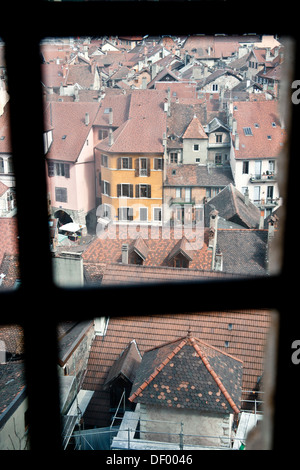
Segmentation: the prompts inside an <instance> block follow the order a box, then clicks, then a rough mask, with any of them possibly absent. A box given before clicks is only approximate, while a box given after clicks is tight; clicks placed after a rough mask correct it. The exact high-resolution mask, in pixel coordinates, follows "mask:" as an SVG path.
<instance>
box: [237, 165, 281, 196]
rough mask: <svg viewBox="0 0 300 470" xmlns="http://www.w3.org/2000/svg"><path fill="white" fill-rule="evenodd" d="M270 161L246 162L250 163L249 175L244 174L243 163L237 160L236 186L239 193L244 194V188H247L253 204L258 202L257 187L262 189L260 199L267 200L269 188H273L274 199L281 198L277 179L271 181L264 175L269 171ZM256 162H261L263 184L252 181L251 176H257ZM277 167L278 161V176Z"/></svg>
mask: <svg viewBox="0 0 300 470" xmlns="http://www.w3.org/2000/svg"><path fill="white" fill-rule="evenodd" d="M269 160H274V159H272V158H270V159H267V158H266V159H261V160H258V159H257V160H245V161H248V162H249V170H248V173H246V174H245V173H243V161H242V160H237V161H236V163H235V169H236V171H235V177H234V179H235V186H236V187H237V189H238V190H239V191H241V192H242V193H243V192H244V188H245V187H247V188H248V191H249V198H250V200H251V201H252V202H254V201H255V200H256V197H257V196H256V195H255V189H254V188H255V187H260V199H264V200H266V199H267V188H268V186H273V199H276V198H279V189H278V183H277V181H276V179H269V178H268V176H267V175H265V176H263V173H266V172H267V171H269ZM255 161H260V162H261V174H262V178H263V182H262V181H260V180H258V181H250V178H251V176H254V175H255ZM276 165H277V161H276V162H275V174H276Z"/></svg>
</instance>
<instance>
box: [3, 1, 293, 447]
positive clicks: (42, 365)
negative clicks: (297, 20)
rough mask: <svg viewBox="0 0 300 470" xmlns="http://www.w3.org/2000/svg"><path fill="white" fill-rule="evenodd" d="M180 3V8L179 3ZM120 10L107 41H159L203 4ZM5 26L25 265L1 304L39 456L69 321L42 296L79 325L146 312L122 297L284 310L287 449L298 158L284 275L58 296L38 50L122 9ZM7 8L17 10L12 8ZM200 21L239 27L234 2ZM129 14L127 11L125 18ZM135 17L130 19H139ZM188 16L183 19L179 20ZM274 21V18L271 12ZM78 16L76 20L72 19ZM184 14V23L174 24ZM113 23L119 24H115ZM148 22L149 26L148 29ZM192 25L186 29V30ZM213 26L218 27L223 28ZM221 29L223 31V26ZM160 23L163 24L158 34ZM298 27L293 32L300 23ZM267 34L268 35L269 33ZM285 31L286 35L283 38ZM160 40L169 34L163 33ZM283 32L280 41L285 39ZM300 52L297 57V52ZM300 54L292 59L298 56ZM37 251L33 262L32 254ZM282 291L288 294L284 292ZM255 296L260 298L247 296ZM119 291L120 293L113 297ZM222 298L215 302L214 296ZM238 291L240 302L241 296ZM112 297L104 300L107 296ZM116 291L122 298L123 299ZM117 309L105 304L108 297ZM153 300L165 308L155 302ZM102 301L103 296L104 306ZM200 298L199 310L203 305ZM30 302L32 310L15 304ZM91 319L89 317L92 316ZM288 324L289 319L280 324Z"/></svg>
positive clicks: (42, 13)
mask: <svg viewBox="0 0 300 470" xmlns="http://www.w3.org/2000/svg"><path fill="white" fill-rule="evenodd" d="M183 3H184V8H183V5H182V4H183ZM117 5H118V9H119V10H118V12H119V15H120V17H126V22H123V23H122V24H121V25H119V24H117V22H110V21H106V22H103V24H102V25H101V34H102V35H121V34H124V35H125V34H128V32H129V33H130V34H141V30H140V29H142V33H143V34H149V35H151V34H152V35H156V34H157V29H156V28H157V21H155V20H156V19H157V17H166V16H168V19H169V21H168V25H169V26H168V34H174V35H178V36H180V35H190V34H198V33H199V23H198V17H199V15H198V13H199V11H198V10H199V4H198V2H194V3H193V2H188V3H186V2H182V1H178V2H176V3H174V6H172V9H170V8H169V3H168V2H166V3H160V2H149V3H145V2H132V3H131V5H130V3H129V4H128V3H127V2H123V3H122V2H120V3H119V2H118V4H117ZM6 8H7V10H8V11H7V15H6V21H5V22H4V23H3V25H2V29H1V38H2V39H3V40H4V42H5V48H6V50H5V52H6V65H7V75H8V85H9V94H10V111H11V135H12V142H13V159H14V168H15V178H16V193H17V206H18V230H19V258H20V271H21V279H22V283H21V285H20V287H19V289H17V290H15V291H7V292H5V291H3V292H1V294H0V298H1V323H2V324H11V323H19V324H20V325H21V326H22V327H23V328H24V333H25V350H26V362H25V366H26V376H27V386H26V387H27V394H28V399H29V416H28V419H29V422H30V442H31V448H32V449H33V450H37V451H40V450H41V449H43V448H44V447H45V443H51V451H52V452H53V451H55V450H59V449H60V448H61V434H60V430H61V427H60V414H59V387H58V376H57V351H58V350H57V336H56V326H57V323H58V322H60V321H63V320H65V318H64V316H63V315H62V314H61V312H60V310H59V309H57V308H53V309H51V314H49V315H48V314H47V328H45V327H44V325H42V321H41V319H42V318H43V316H44V311H43V309H44V308H45V305H46V304H44V302H43V301H42V300H41V301H37V302H36V301H35V299H37V293H38V295H39V298H40V299H54V298H55V304H56V305H57V304H59V305H62V304H64V303H66V302H68V304H69V305H70V302H71V304H72V305H74V306H76V308H74V314H73V318H72V319H74V320H76V319H78V320H82V319H84V318H85V319H86V318H88V314H89V312H87V310H86V309H82V308H79V306H80V304H82V305H83V304H85V305H86V299H87V296H88V302H89V304H90V305H95V304H96V303H98V304H99V305H100V304H101V308H102V309H103V312H105V316H111V317H112V316H120V315H124V316H126V315H140V314H141V310H142V309H141V306H140V304H139V303H138V302H137V303H136V305H135V303H128V304H127V305H126V303H124V302H122V299H124V296H125V295H126V296H128V295H130V296H133V297H135V296H137V297H140V296H144V297H145V298H147V299H148V300H147V304H146V305H143V313H144V314H150V313H152V314H153V313H171V312H172V313H180V312H183V311H184V312H192V311H198V312H201V311H202V312H207V311H216V310H222V311H223V310H224V309H239V308H243V309H254V308H255V309H258V308H262V307H264V308H270V309H272V308H276V309H277V310H278V311H279V314H280V319H281V320H282V321H281V322H280V330H279V338H278V348H279V349H278V367H277V375H276V393H275V396H274V400H275V405H276V407H275V421H274V429H273V436H272V437H273V447H274V448H281V446H282V433H283V430H282V426H281V423H282V421H283V419H285V420H286V416H287V415H286V407H285V406H284V403H286V398H287V395H288V397H289V403H291V401H293V399H294V400H296V399H297V388H296V387H295V384H296V383H297V382H296V379H297V377H298V374H299V369H297V367H295V366H293V364H292V362H291V354H292V350H291V341H290V339H291V338H292V339H294V338H295V331H296V332H297V331H299V328H298V330H297V326H298V325H299V319H297V317H294V316H293V317H292V320H293V321H290V320H291V311H293V306H294V305H295V304H296V302H298V298H297V297H296V294H297V293H296V292H295V291H296V290H297V289H294V290H293V288H292V286H293V283H292V282H291V277H290V276H291V273H292V271H291V270H290V269H289V265H288V260H289V259H292V257H293V246H294V243H293V214H294V213H295V201H293V194H292V193H291V188H293V187H294V184H295V181H294V180H295V175H296V174H297V166H296V165H297V158H294V159H293V158H291V159H290V162H289V169H288V177H287V179H288V184H287V185H286V187H287V197H286V201H287V207H286V218H285V227H284V233H285V241H284V253H283V266H282V270H281V272H280V274H278V275H276V276H269V277H266V278H259V279H244V280H239V281H236V280H234V281H227V280H217V281H210V282H187V283H185V284H184V286H183V285H180V283H179V286H180V288H181V289H182V292H183V295H180V296H174V295H173V294H174V285H168V284H167V283H164V284H157V285H155V286H153V285H141V286H130V287H126V290H125V288H122V287H116V288H113V289H112V288H110V287H104V286H103V287H101V288H98V289H95V288H93V289H89V288H85V289H82V290H73V289H59V288H58V287H57V286H56V285H55V284H54V283H53V277H52V262H51V254H50V250H49V230H48V211H47V209H48V208H47V186H46V178H45V161H44V159H43V158H41V156H43V155H44V145H43V132H44V129H43V100H42V93H41V76H40V49H39V42H40V40H41V39H43V38H44V37H47V36H53V37H59V36H65V37H68V36H69V37H70V36H93V35H94V36H98V35H99V20H98V18H99V12H101V15H102V16H103V15H104V14H106V15H107V17H108V18H109V17H110V18H112V17H114V12H115V9H116V3H115V2H113V1H112V2H102V1H99V2H90V3H89V2H70V3H68V2H66V3H63V2H46V1H41V2H37V3H36V5H35V14H34V15H28V11H27V8H28V5H27V3H26V2H23V4H20V5H18V13H19V16H20V17H26V18H27V21H26V22H21V24H18V33H17V34H16V30H15V12H14V8H15V6H14V3H13V2H10V3H8V5H7V7H6ZM10 8H11V10H10ZM201 9H202V16H203V17H205V18H206V19H207V21H206V23H205V25H204V27H202V29H201V33H204V34H214V33H215V31H217V30H219V29H220V30H221V29H222V31H223V30H224V22H223V18H224V17H226V15H227V14H228V11H230V20H229V24H230V25H235V26H234V31H229V29H230V27H229V26H228V27H227V31H226V32H227V33H228V34H234V33H236V32H237V31H236V25H238V24H240V22H239V16H240V11H239V9H230V8H229V9H228V2H223V3H222V2H220V3H218V13H219V15H218V16H219V17H220V18H222V24H221V23H220V25H216V21H217V20H216V18H215V17H212V16H211V14H210V13H211V2H206V3H205V2H203V4H202V5H201ZM129 11H131V13H130V12H129ZM133 13H134V14H133ZM182 15H184V18H189V21H184V19H183V18H182ZM136 16H142V17H143V18H147V22H146V24H145V25H144V26H143V27H142V28H141V27H140V26H139V27H138V28H139V29H137V25H136ZM271 16H272V12H271ZM37 17H38V18H43V21H41V22H37V21H36V18H37ZM71 17H72V20H70V18H71ZM178 17H180V18H181V21H180V22H179V21H178ZM114 23H115V24H114ZM270 24H271V25H272V28H273V29H272V31H273V32H274V31H276V32H277V33H278V34H279V36H280V32H281V31H282V29H283V26H282V24H283V22H282V19H281V18H280V15H277V13H276V11H274V16H272V20H270V21H269V22H268V25H270ZM149 25H150V27H149ZM186 25H188V28H187V26H186ZM268 25H266V23H265V18H263V15H261V17H258V18H257V19H256V29H257V31H261V32H265V33H266V31H265V30H266V28H267V29H268V28H269V26H268ZM217 26H220V27H219V29H218V27H217ZM221 26H222V27H221ZM251 26H252V18H249V19H248V20H247V18H245V19H244V20H243V32H244V31H246V30H248V31H251V30H252V29H251ZM161 27H162V26H161V25H160V28H161ZM288 27H289V29H288V31H285V33H286V34H289V35H291V36H293V35H294V36H296V38H297V36H298V34H299V33H298V32H297V31H296V30H295V29H293V28H295V27H293V26H292V24H290V23H289V25H288ZM296 28H297V25H296ZM267 32H268V31H267ZM282 32H283V33H284V31H282ZM159 33H160V34H164V32H163V31H160V32H159ZM282 35H283V34H282ZM19 38H26V47H27V50H30V54H19V55H18V59H17V60H16V55H15V51H16V47H18V45H19V44H18V40H19ZM296 53H297V54H298V53H299V50H297V51H296ZM297 58H298V57H296V59H297ZM298 62H299V61H297V60H296V61H295V63H296V65H295V72H294V76H295V79H296V78H299V76H300V70H299V65H298ZM19 70H30V74H23V76H22V86H20V81H19ZM24 89H27V90H30V94H31V102H30V106H28V107H27V108H26V119H22V126H20V116H21V115H23V114H24V108H23V103H24ZM299 112H300V111H299V110H298V109H297V107H296V106H294V107H293V109H292V114H293V120H292V124H291V127H292V134H291V138H290V155H291V156H293V155H296V156H297V128H298V122H297V120H298V117H299V116H298V115H299ZM29 135H30V162H31V179H32V181H35V187H34V190H35V201H34V222H35V225H36V226H37V225H38V226H39V236H38V237H34V236H32V231H31V230H29V229H28V227H29V226H28V199H27V198H26V197H24V195H26V193H27V192H28V180H27V178H24V175H26V174H27V172H28V159H27V158H24V142H27V141H28V136H29ZM34 254H36V256H34ZM283 286H284V288H283ZM249 291H251V292H255V293H256V295H255V296H254V295H253V296H249ZM113 292H115V294H116V295H115V294H113ZM216 292H218V295H216ZM237 292H239V296H237ZM266 292H269V293H270V292H274V294H275V295H268V296H266V295H265V293H266ZM107 294H108V295H107ZM119 294H120V295H119ZM112 296H113V298H114V302H111V300H110V301H109V302H107V303H106V302H105V301H104V300H103V299H105V298H106V297H107V298H109V299H111V298H112ZM157 298H159V299H160V302H159V303H157V300H156V299H157ZM99 299H102V300H101V302H99ZM199 299H201V303H200V304H199ZM20 305H22V306H24V305H27V306H28V308H26V313H24V309H23V308H22V309H20V308H19V306H20ZM90 316H91V317H93V312H91V315H90ZM287 318H288V319H289V320H288V321H287V320H284V319H287ZM39 370H44V371H46V372H45V374H38V373H37V371H39ZM45 406H46V407H47V417H51V419H46V420H44V421H43V426H42V427H41V424H42V421H41V420H42V418H41V411H42V410H44V409H45ZM297 416H298V417H299V411H298V409H297V407H295V406H294V407H293V421H294V422H297ZM297 445H298V435H297V433H290V434H289V448H297Z"/></svg>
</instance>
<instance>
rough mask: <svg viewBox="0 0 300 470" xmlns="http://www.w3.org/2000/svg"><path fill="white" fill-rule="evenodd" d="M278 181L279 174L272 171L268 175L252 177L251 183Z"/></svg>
mask: <svg viewBox="0 0 300 470" xmlns="http://www.w3.org/2000/svg"><path fill="white" fill-rule="evenodd" d="M270 180H271V181H276V180H277V174H276V173H273V172H271V171H266V173H263V174H260V175H250V182H251V183H267V182H269V181H270Z"/></svg>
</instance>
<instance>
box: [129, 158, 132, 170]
mask: <svg viewBox="0 0 300 470" xmlns="http://www.w3.org/2000/svg"><path fill="white" fill-rule="evenodd" d="M128 168H129V169H130V170H131V169H132V158H131V157H129V158H128Z"/></svg>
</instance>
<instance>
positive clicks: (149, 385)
mask: <svg viewBox="0 0 300 470" xmlns="http://www.w3.org/2000/svg"><path fill="white" fill-rule="evenodd" d="M242 374H243V363H242V361H240V360H239V359H236V358H235V357H233V356H229V355H228V354H226V353H223V352H222V351H220V350H219V349H216V348H213V347H212V346H210V345H208V344H207V343H204V342H203V341H200V340H199V339H197V338H193V337H190V336H189V335H188V336H187V337H185V338H179V339H178V340H176V341H172V342H170V343H166V344H163V345H162V346H159V347H157V348H154V349H151V350H149V351H146V352H145V353H144V356H143V359H142V362H141V365H140V367H139V369H138V371H137V375H136V379H135V382H134V384H133V387H132V395H131V397H130V398H129V399H130V400H131V401H134V402H140V403H144V404H150V405H160V406H163V407H170V408H177V409H178V408H185V409H196V410H198V411H213V412H218V413H232V412H233V411H234V412H238V411H239V406H240V398H241V386H242Z"/></svg>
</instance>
